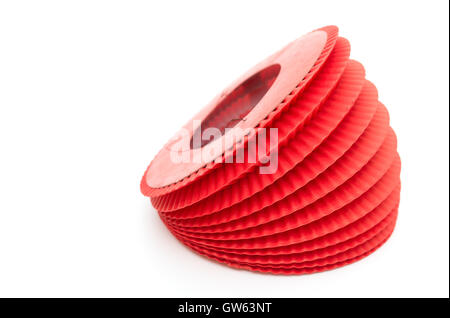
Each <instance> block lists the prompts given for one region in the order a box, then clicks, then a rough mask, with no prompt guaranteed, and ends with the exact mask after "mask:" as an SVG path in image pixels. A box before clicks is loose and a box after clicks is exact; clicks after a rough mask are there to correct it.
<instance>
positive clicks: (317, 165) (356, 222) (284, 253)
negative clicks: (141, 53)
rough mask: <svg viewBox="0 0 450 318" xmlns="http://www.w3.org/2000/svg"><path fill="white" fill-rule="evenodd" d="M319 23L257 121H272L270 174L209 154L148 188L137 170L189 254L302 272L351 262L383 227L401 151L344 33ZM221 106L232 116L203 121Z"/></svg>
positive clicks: (388, 221) (391, 207) (382, 235)
mask: <svg viewBox="0 0 450 318" xmlns="http://www.w3.org/2000/svg"><path fill="white" fill-rule="evenodd" d="M321 30H323V31H325V32H326V33H327V42H326V44H325V46H324V47H323V50H322V53H321V55H320V56H319V58H318V59H317V61H316V63H315V64H314V66H313V68H312V69H311V70H310V72H309V73H308V75H307V76H305V78H304V79H303V81H301V82H300V83H298V85H297V86H296V87H295V88H294V90H293V92H292V93H291V94H290V96H287V97H286V99H285V100H284V101H283V103H282V104H281V106H280V107H277V109H276V110H275V111H273V112H272V113H271V114H268V116H267V117H266V119H265V120H264V121H263V122H261V123H259V124H258V126H259V128H278V168H277V170H276V171H275V173H273V174H260V173H259V170H258V169H257V168H258V165H259V164H258V163H248V162H244V163H214V162H213V163H210V164H207V165H205V166H204V167H202V169H200V170H201V171H197V172H195V173H194V174H192V175H189V176H188V177H186V178H184V179H183V180H181V181H179V182H175V183H173V184H170V185H168V186H165V187H163V188H152V187H149V186H148V185H147V184H146V177H147V172H146V174H145V175H144V178H143V180H142V182H141V189H142V192H143V193H144V194H145V195H147V196H149V197H150V198H151V201H152V204H153V205H154V207H155V208H156V209H157V210H158V211H159V215H160V217H161V219H162V220H163V222H164V223H165V224H166V226H167V227H168V228H169V230H170V231H171V232H172V233H173V234H174V235H175V236H176V237H177V238H178V239H179V240H180V241H181V242H182V243H184V244H186V245H187V246H189V247H190V248H191V249H192V250H194V251H196V252H197V253H199V254H201V255H204V256H207V257H209V258H211V259H213V260H216V261H218V262H221V263H225V264H227V265H229V266H232V267H237V268H243V269H248V270H253V271H261V272H268V273H273V274H303V273H313V272H318V271H324V270H329V269H333V268H336V267H339V266H343V265H346V264H350V263H352V262H355V261H357V260H359V259H361V258H363V257H365V256H367V255H368V254H370V253H372V252H373V251H375V250H376V249H377V248H378V247H380V246H381V245H382V244H383V243H384V242H385V241H386V240H387V239H388V238H389V236H390V235H391V233H392V231H393V229H394V226H395V222H396V219H397V210H398V205H399V200H400V158H399V156H398V154H397V143H396V142H397V141H396V137H395V134H394V132H393V130H392V129H391V128H390V127H389V115H388V112H387V110H386V108H385V107H384V105H382V104H381V103H380V102H379V101H378V95H377V90H376V88H375V86H374V85H373V84H372V83H370V82H369V81H367V80H366V79H365V72H364V68H363V66H362V65H361V64H360V63H358V62H356V61H353V60H350V59H349V55H350V45H349V43H348V41H347V40H345V39H344V38H340V37H337V28H336V27H326V28H323V29H321ZM238 93H239V92H238ZM239 96H241V95H239ZM231 97H232V96H231ZM240 98H241V97H240ZM240 102H242V100H240V101H237V102H236V103H235V104H234V106H236V105H240V104H239V103H240ZM232 105H233V104H232ZM226 111H229V112H233V113H236V114H239V109H233V108H232V107H230V108H229V109H225V110H221V112H217V115H215V117H210V118H211V119H209V121H210V122H215V121H217V122H220V117H221V116H225V115H224V113H223V112H226ZM227 116H228V117H230V116H229V115H227ZM225 117H226V116H225ZM221 128H223V127H221ZM247 142H248V140H246V141H244V142H243V143H242V144H240V145H239V146H236V149H237V148H238V147H244V148H245V147H247Z"/></svg>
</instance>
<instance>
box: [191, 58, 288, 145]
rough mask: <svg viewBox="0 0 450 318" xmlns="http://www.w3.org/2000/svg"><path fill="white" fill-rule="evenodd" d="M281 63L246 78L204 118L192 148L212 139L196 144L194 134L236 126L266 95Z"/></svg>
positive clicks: (222, 131) (199, 135)
mask: <svg viewBox="0 0 450 318" xmlns="http://www.w3.org/2000/svg"><path fill="white" fill-rule="evenodd" d="M280 69H281V67H280V65H279V64H273V65H270V66H268V67H266V68H265V69H263V70H261V71H259V72H258V73H256V74H254V75H253V76H251V77H250V78H248V79H246V80H245V81H244V82H243V83H241V84H240V85H239V86H238V87H236V88H235V89H234V90H233V91H232V92H231V93H230V94H228V95H227V96H226V97H225V98H224V99H223V100H222V101H221V102H220V103H219V104H218V105H217V106H216V107H215V108H214V109H213V111H212V112H211V113H209V115H208V116H207V117H206V118H205V120H203V122H202V124H201V127H199V128H197V130H196V131H195V132H194V134H193V136H192V138H191V141H190V146H191V149H195V148H199V147H203V146H205V145H207V144H208V143H210V142H211V140H201V144H200V145H194V136H198V137H197V138H199V139H200V138H201V136H202V135H203V131H204V130H205V129H208V128H217V129H219V130H220V132H221V134H222V135H223V134H224V132H225V129H226V128H232V127H234V126H236V125H237V124H238V123H239V122H240V121H241V120H242V119H243V118H244V117H245V116H246V115H247V114H248V113H249V112H250V111H251V110H252V109H253V108H254V107H255V106H256V105H257V104H258V102H259V101H260V100H261V98H263V97H264V95H266V93H267V91H268V90H269V88H270V87H271V86H272V84H273V83H274V82H275V79H276V78H277V76H278V74H279V73H280Z"/></svg>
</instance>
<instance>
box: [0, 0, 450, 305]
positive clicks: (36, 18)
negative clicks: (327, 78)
mask: <svg viewBox="0 0 450 318" xmlns="http://www.w3.org/2000/svg"><path fill="white" fill-rule="evenodd" d="M448 23H449V16H448V1H443V0H436V1H392V0H390V1H380V0H377V1H290V2H286V1H271V2H265V1H229V0H228V1H220V2H219V1H204V2H199V1H178V2H172V1H159V2H156V1H39V2H38V1H28V2H25V1H2V2H1V4H0V134H1V137H0V147H1V148H0V162H1V165H0V193H1V199H0V296H62V297H65V296H87V297H89V296H106V297H107V296H138V297H140V296H153V297H170V296H180V297H195V296H209V297H213V296H224V297H231V296H233V297H238V296H247V297H262V296H267V297H271V296H285V297H316V296H323V297H328V296H335V297H347V296H361V297H365V296H375V297H397V296H403V297H408V296H445V297H448V296H449V289H448V288H449V285H448V284H449V283H448V282H449V276H448V275H449V272H448V270H449V245H448V243H449V194H448V191H449V179H448V174H449V156H448V155H449V153H448V150H449V149H448V143H449V140H448V136H449V135H448V133H449V121H448V116H449V90H448V85H449V74H448V67H449V65H448V61H449V51H448ZM329 24H335V25H338V26H339V27H340V34H341V35H342V36H344V37H346V38H348V39H349V40H350V42H351V44H352V58H354V59H356V60H359V61H360V62H362V63H363V64H364V66H365V68H366V71H367V78H368V79H370V80H371V81H372V82H374V83H375V84H376V85H377V87H378V89H379V92H380V100H381V101H382V102H383V103H385V104H386V105H387V107H388V109H389V111H390V114H391V124H392V126H393V127H394V129H395V131H396V132H397V134H398V139H399V152H400V155H401V157H402V163H403V170H402V182H403V188H402V199H401V207H400V215H399V220H398V224H397V227H396V230H395V232H394V234H393V236H392V237H391V238H390V240H389V241H388V242H387V243H386V244H385V245H384V246H383V247H382V248H381V249H380V250H378V251H377V252H376V253H374V254H373V255H371V256H369V257H368V258H366V259H364V260H362V261H359V262H357V263H355V264H353V265H350V266H346V267H344V268H341V269H337V270H333V271H330V272H325V273H320V274H314V275H306V276H288V277H284V276H283V277H279V276H270V275H263V274H255V273H251V272H247V271H240V270H234V269H230V268H228V267H226V266H223V265H219V264H217V263H214V262H212V261H209V260H207V259H205V258H203V257H200V256H198V255H196V254H194V253H193V252H191V251H190V250H188V249H187V248H185V247H184V246H182V245H181V244H180V243H179V242H178V241H176V240H175V239H174V238H173V237H172V236H171V235H170V234H169V232H168V231H167V230H166V229H165V228H164V226H163V224H162V222H161V221H160V220H159V219H158V216H157V214H156V211H155V210H154V209H153V208H152V207H151V205H150V203H149V200H148V199H147V198H145V197H144V196H142V195H141V193H140V190H139V182H140V179H141V176H142V174H143V173H144V170H145V168H146V167H147V165H148V164H149V163H150V161H151V159H152V158H153V156H154V155H155V154H156V152H157V151H158V150H159V148H160V147H161V146H162V145H163V144H164V143H165V141H166V140H167V139H168V138H170V137H171V136H172V134H173V133H174V132H175V131H176V130H177V129H178V128H179V127H180V125H182V124H184V122H185V121H186V120H187V119H188V118H189V117H191V116H192V115H194V114H195V113H196V112H197V111H198V110H199V109H200V108H201V107H202V106H204V105H205V104H206V103H207V102H208V101H209V100H210V99H211V98H212V97H213V96H214V95H215V94H216V93H218V92H219V91H220V90H222V89H223V88H224V87H225V86H226V85H227V84H228V83H229V82H231V81H232V80H234V78H235V77H237V76H238V75H240V74H241V73H242V72H244V71H245V70H247V69H248V68H249V67H251V66H252V65H253V64H255V63H256V62H258V61H259V60H261V59H263V58H265V57H266V56H267V55H269V54H271V53H273V52H275V51H277V50H278V49H280V48H281V47H282V46H284V45H285V44H286V43H288V42H290V41H292V40H294V39H295V38H297V37H299V36H301V35H303V34H305V33H307V32H309V31H311V30H313V29H316V28H319V27H321V26H325V25H329Z"/></svg>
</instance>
